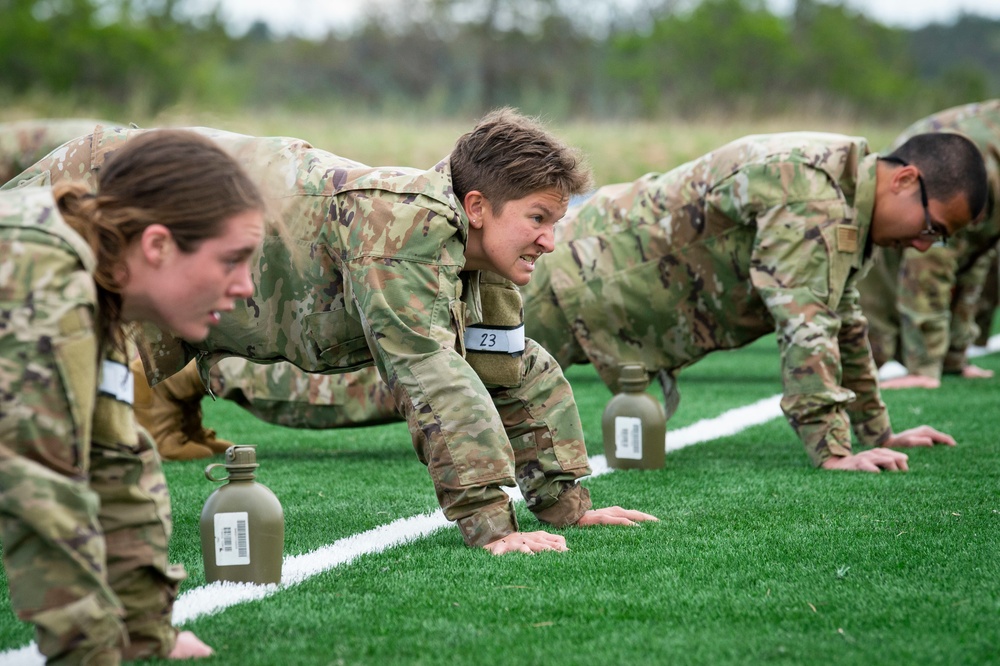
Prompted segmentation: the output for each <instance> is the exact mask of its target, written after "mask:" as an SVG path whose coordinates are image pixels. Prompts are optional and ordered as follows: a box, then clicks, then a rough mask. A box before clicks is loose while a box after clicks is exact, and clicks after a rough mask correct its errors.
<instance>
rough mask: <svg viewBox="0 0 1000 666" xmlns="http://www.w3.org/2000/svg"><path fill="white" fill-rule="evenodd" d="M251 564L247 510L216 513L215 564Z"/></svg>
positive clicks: (226, 565) (219, 565)
mask: <svg viewBox="0 0 1000 666" xmlns="http://www.w3.org/2000/svg"><path fill="white" fill-rule="evenodd" d="M241 564H250V525H249V523H248V521H247V512H246V511H234V512H232V513H217V514H215V566H217V567H233V566H238V565H241Z"/></svg>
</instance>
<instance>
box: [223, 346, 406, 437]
mask: <svg viewBox="0 0 1000 666" xmlns="http://www.w3.org/2000/svg"><path fill="white" fill-rule="evenodd" d="M210 388H211V391H212V393H213V394H214V395H215V396H216V397H218V398H222V399H224V400H231V401H233V402H235V403H236V404H238V405H240V406H241V407H243V408H244V409H246V410H247V411H249V412H250V413H251V414H253V415H254V416H256V417H257V418H259V419H261V420H263V421H267V422H268V423H274V424H276V425H282V426H286V427H289V428H314V429H325V428H340V427H351V426H357V425H375V424H378V423H389V422H391V421H399V420H402V418H403V417H402V415H401V414H400V413H399V411H398V410H397V409H396V403H395V401H394V400H393V398H392V392H391V391H390V390H389V385H388V384H386V383H385V382H383V381H382V378H381V377H380V376H379V374H378V371H377V370H375V368H363V369H361V370H357V371H355V372H345V373H343V374H336V375H319V374H315V373H310V372H303V371H302V370H300V369H299V368H297V367H295V366H294V365H292V364H291V363H272V364H268V365H261V364H258V363H251V362H249V361H247V360H246V359H243V358H236V357H230V358H224V359H222V360H221V361H219V363H218V364H217V365H215V366H214V367H213V368H212V370H211V373H210Z"/></svg>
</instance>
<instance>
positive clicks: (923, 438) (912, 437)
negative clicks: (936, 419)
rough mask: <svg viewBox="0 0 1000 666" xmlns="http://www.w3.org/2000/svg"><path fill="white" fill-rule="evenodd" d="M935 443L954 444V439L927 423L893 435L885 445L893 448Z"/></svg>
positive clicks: (932, 444)
mask: <svg viewBox="0 0 1000 666" xmlns="http://www.w3.org/2000/svg"><path fill="white" fill-rule="evenodd" d="M935 444H944V445H945V446H955V440H954V439H953V438H952V436H951V435H946V434H945V433H943V432H940V431H938V430H935V429H934V428H932V427H930V426H928V425H922V426H917V427H916V428H910V429H909V430H904V431H903V432H901V433H899V434H898V435H893V436H892V437H890V438H889V441H888V442H886V443H885V445H886V446H891V447H892V448H894V449H903V448H912V447H914V446H934V445H935Z"/></svg>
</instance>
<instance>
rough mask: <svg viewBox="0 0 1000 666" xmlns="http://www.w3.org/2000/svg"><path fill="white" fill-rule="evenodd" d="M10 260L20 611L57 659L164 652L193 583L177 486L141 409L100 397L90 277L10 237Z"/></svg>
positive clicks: (1, 281) (1, 335)
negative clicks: (173, 535)
mask: <svg viewBox="0 0 1000 666" xmlns="http://www.w3.org/2000/svg"><path fill="white" fill-rule="evenodd" d="M26 255H30V256H31V259H32V260H31V261H14V260H12V257H15V256H26ZM0 263H5V265H6V266H7V268H8V269H9V270H7V271H3V272H0V294H2V295H3V296H2V300H0V308H2V309H3V311H4V312H5V315H6V316H5V317H4V318H3V319H0V541H2V543H3V562H4V567H5V569H6V571H7V577H8V581H9V591H10V597H11V601H12V604H13V607H14V609H15V611H16V612H17V614H18V616H19V617H20V618H21V619H22V620H24V621H27V622H31V623H33V624H34V625H35V629H36V640H37V644H38V648H39V650H40V651H41V652H42V654H44V655H46V656H47V657H48V663H50V664H101V665H103V664H117V663H119V661H120V660H121V659H137V658H143V657H150V656H154V655H155V656H165V655H166V654H168V653H169V651H170V650H171V649H172V648H173V645H174V641H175V638H176V631H175V630H174V628H173V627H172V625H171V621H170V614H171V609H172V604H173V600H174V598H175V597H176V594H177V589H178V586H179V583H180V580H182V578H183V569H182V568H180V567H172V566H170V565H168V563H167V542H168V540H169V538H170V530H171V525H170V501H169V497H168V495H167V487H166V479H165V478H164V476H163V473H162V470H161V468H160V462H159V458H158V456H157V454H156V450H155V447H154V446H153V442H152V441H151V439H150V438H149V437H148V435H146V434H145V433H144V432H143V431H140V430H138V429H137V428H136V427H135V423H134V415H133V413H132V409H131V406H130V405H129V404H127V403H126V402H122V401H119V400H116V399H114V398H111V397H107V396H103V395H102V396H98V397H96V398H95V394H96V393H97V391H96V388H97V386H98V370H97V368H98V366H97V344H96V342H95V339H94V331H93V325H92V323H91V321H92V315H91V313H92V309H93V305H92V303H90V302H88V300H87V299H85V298H76V299H74V298H73V297H72V296H71V295H70V294H77V295H79V294H80V291H79V290H77V289H76V288H75V285H79V283H80V281H81V280H88V281H89V280H90V279H91V278H90V276H89V275H87V274H86V273H84V272H83V271H82V269H81V268H80V267H79V264H78V261H77V260H76V258H75V257H74V256H72V255H70V254H69V253H67V252H66V251H65V250H62V249H56V248H52V247H46V246H37V247H36V246H34V245H33V244H30V243H22V242H17V243H14V242H10V241H5V240H4V239H3V238H2V237H0ZM119 360H123V359H119Z"/></svg>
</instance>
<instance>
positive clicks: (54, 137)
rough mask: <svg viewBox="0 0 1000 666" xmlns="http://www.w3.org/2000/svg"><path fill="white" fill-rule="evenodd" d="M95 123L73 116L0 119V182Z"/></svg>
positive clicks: (92, 126)
mask: <svg viewBox="0 0 1000 666" xmlns="http://www.w3.org/2000/svg"><path fill="white" fill-rule="evenodd" d="M98 123H99V121H97V120H79V119H75V118H70V119H47V120H19V121H16V122H11V123H0V185H3V184H4V183H6V182H7V181H8V180H10V179H11V178H13V177H14V176H16V175H17V174H19V173H21V171H22V170H24V169H27V168H28V167H29V166H31V165H32V164H34V163H35V162H37V161H38V160H40V159H41V158H43V157H45V155H47V154H48V153H49V152H50V151H52V150H54V149H55V148H58V147H59V146H61V145H62V144H64V143H66V142H67V141H69V140H70V139H75V138H77V137H80V136H83V135H84V134H90V133H91V132H92V131H94V125H97V124H98ZM108 124H111V123H108Z"/></svg>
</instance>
